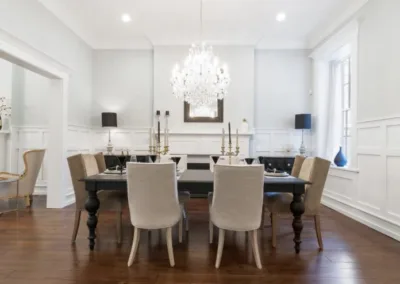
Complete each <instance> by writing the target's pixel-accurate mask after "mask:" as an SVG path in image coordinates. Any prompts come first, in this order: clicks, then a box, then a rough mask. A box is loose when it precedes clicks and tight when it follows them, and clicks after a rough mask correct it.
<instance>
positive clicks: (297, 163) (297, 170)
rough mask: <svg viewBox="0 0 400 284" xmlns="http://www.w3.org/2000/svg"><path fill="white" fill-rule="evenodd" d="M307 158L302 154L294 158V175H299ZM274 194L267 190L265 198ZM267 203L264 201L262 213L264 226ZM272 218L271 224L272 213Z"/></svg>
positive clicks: (292, 174)
mask: <svg viewBox="0 0 400 284" xmlns="http://www.w3.org/2000/svg"><path fill="white" fill-rule="evenodd" d="M305 159H306V157H305V156H302V155H297V156H296V157H295V158H294V163H293V168H292V172H291V174H290V175H291V176H292V177H299V173H300V170H301V166H302V165H303V163H304V161H305ZM273 194H274V193H270V192H265V193H264V198H265V199H266V198H268V195H273ZM265 204H266V202H264V206H263V207H264V208H263V215H262V220H261V224H262V227H263V226H264V215H265V213H266V212H267V211H268V210H267V207H266V205H265ZM270 218H271V225H272V214H270Z"/></svg>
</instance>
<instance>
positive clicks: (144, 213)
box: [127, 163, 182, 267]
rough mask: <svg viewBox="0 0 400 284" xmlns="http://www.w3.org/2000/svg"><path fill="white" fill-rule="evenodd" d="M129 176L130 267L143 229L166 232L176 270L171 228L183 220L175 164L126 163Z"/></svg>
mask: <svg viewBox="0 0 400 284" xmlns="http://www.w3.org/2000/svg"><path fill="white" fill-rule="evenodd" d="M127 175H128V178H127V181H128V203H129V211H130V216H131V222H132V225H133V226H134V227H135V230H134V236H133V243H132V249H131V253H130V255H129V260H128V266H131V265H132V263H133V261H134V260H135V256H136V253H137V250H138V246H139V239H140V231H141V230H143V229H144V230H152V229H166V234H167V247H168V256H169V262H170V265H171V267H174V266H175V260H174V252H173V247H172V227H173V226H175V225H176V224H177V223H178V222H179V221H180V220H181V219H182V214H181V209H180V206H179V201H178V191H177V178H176V165H175V163H160V164H140V163H127ZM180 233H181V231H180Z"/></svg>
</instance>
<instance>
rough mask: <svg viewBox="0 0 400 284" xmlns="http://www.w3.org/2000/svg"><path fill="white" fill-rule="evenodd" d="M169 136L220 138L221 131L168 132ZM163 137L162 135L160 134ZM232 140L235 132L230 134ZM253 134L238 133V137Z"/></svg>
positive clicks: (226, 134)
mask: <svg viewBox="0 0 400 284" xmlns="http://www.w3.org/2000/svg"><path fill="white" fill-rule="evenodd" d="M169 134H170V135H197V136H222V131H221V132H215V131H214V132H210V131H170V132H169ZM161 135H163V133H161ZM231 135H232V138H233V137H234V136H236V130H235V131H233V132H232V133H231ZM253 135H254V133H252V132H247V133H240V132H239V136H241V137H250V136H253ZM225 136H228V132H227V131H225Z"/></svg>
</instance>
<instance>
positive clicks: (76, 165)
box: [67, 154, 99, 210]
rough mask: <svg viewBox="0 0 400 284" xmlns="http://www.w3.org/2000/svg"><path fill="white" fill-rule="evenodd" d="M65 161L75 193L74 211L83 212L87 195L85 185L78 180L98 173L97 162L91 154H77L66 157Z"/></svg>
mask: <svg viewBox="0 0 400 284" xmlns="http://www.w3.org/2000/svg"><path fill="white" fill-rule="evenodd" d="M67 160H68V166H69V172H70V174H71V180H72V186H73V187H74V192H75V205H76V209H77V210H83V209H85V202H86V199H87V193H86V189H85V183H84V182H83V181H80V179H83V178H85V177H88V176H91V175H95V174H98V173H99V169H98V167H97V161H96V158H95V157H94V155H91V154H78V155H74V156H70V157H68V158H67Z"/></svg>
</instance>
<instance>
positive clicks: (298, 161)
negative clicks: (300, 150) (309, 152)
mask: <svg viewBox="0 0 400 284" xmlns="http://www.w3.org/2000/svg"><path fill="white" fill-rule="evenodd" d="M305 159H306V157H304V156H300V155H297V156H296V158H295V159H294V163H293V168H292V173H291V176H294V177H299V174H300V170H301V166H302V165H303V163H304V160H305Z"/></svg>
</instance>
